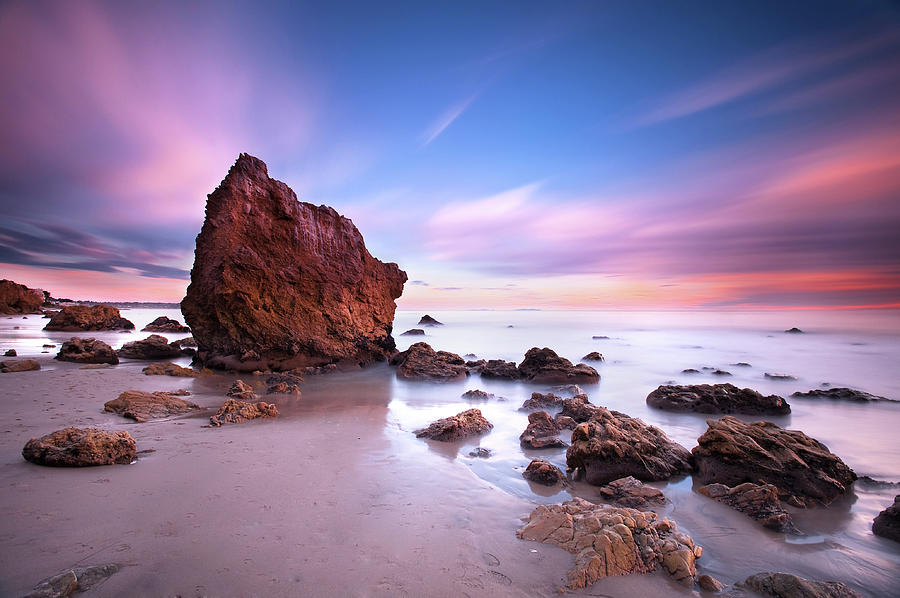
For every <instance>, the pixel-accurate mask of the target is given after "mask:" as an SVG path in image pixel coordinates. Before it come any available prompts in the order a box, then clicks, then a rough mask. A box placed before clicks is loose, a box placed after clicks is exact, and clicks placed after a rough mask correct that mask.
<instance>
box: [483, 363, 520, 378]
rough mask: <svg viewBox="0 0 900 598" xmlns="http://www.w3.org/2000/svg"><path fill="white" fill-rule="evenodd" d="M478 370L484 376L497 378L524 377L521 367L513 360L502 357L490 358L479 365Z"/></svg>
mask: <svg viewBox="0 0 900 598" xmlns="http://www.w3.org/2000/svg"><path fill="white" fill-rule="evenodd" d="M477 369H478V372H479V373H480V374H481V377H482V378H496V379H498V380H518V379H519V378H521V377H522V374H520V373H519V369H518V368H517V367H516V364H515V362H513V361H503V360H502V359H489V360H487V361H486V362H484V364H482V365H481V366H479V367H478V368H477Z"/></svg>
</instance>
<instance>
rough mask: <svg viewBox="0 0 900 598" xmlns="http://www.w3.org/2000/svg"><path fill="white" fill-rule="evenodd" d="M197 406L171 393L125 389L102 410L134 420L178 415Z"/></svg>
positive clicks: (140, 420)
mask: <svg viewBox="0 0 900 598" xmlns="http://www.w3.org/2000/svg"><path fill="white" fill-rule="evenodd" d="M199 408H200V406H199V405H196V404H194V403H191V402H190V401H185V400H184V399H180V398H178V397H177V396H175V395H174V394H172V393H168V392H143V391H140V390H126V391H125V392H123V393H122V394H120V395H119V396H118V398H115V399H113V400H112V401H107V402H106V404H105V405H104V406H103V410H104V411H109V412H111V413H118V414H119V415H121V416H122V417H128V418H130V419H133V420H134V421H136V422H145V421H147V420H148V419H160V418H163V417H168V416H170V415H179V414H182V413H187V412H188V411H190V410H192V409H199Z"/></svg>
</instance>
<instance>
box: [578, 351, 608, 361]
mask: <svg viewBox="0 0 900 598" xmlns="http://www.w3.org/2000/svg"><path fill="white" fill-rule="evenodd" d="M581 361H603V354H602V353H598V352H597V351H591V352H590V353H588V354H587V355H585V356H584V357H582V358H581Z"/></svg>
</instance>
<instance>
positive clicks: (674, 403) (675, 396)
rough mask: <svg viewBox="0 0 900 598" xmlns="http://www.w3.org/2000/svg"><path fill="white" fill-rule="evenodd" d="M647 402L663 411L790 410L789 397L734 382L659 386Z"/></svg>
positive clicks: (776, 412)
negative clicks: (741, 385)
mask: <svg viewBox="0 0 900 598" xmlns="http://www.w3.org/2000/svg"><path fill="white" fill-rule="evenodd" d="M647 404H648V405H650V406H651V407H655V408H657V409H662V410H663V411H677V412H685V411H690V412H694V413H723V414H727V413H743V414H746V415H787V414H788V413H790V412H791V406H790V405H788V404H787V401H785V400H784V399H782V398H781V397H779V396H777V395H769V396H763V395H761V394H760V393H758V392H756V391H755V390H753V389H750V388H743V389H741V388H738V387H736V386H734V385H733V384H692V385H689V386H660V387H659V388H657V389H656V390H654V391H653V392H651V393H650V394H649V395H647Z"/></svg>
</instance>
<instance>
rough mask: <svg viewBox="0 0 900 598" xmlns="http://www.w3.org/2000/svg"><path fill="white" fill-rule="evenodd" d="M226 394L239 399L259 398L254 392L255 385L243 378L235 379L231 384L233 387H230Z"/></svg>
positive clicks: (252, 399) (253, 399) (250, 399)
mask: <svg viewBox="0 0 900 598" xmlns="http://www.w3.org/2000/svg"><path fill="white" fill-rule="evenodd" d="M225 394H226V395H227V396H229V397H232V398H234V399H238V400H239V401H255V400H256V399H258V398H259V397H258V396H256V393H255V392H253V387H252V386H250V385H249V384H247V383H246V382H244V381H243V380H235V381H234V383H233V384H232V385H231V388H229V389H228V392H226V393H225Z"/></svg>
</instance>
